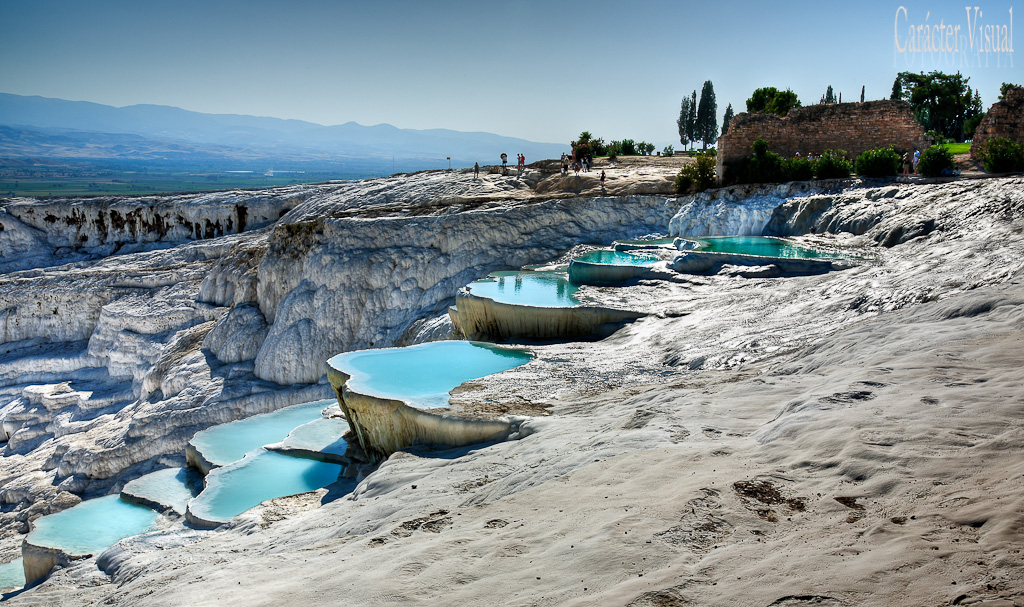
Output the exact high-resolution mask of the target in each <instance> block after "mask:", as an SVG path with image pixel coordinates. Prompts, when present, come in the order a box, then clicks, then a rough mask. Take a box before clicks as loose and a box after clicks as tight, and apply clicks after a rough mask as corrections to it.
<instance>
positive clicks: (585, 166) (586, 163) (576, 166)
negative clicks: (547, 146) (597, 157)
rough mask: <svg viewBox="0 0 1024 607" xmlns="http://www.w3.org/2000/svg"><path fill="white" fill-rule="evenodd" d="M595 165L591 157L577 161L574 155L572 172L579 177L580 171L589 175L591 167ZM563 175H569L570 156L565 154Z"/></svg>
mask: <svg viewBox="0 0 1024 607" xmlns="http://www.w3.org/2000/svg"><path fill="white" fill-rule="evenodd" d="M593 165H594V159H593V158H592V157H591V156H590V155H587V156H584V157H582V158H579V159H577V158H576V156H575V155H573V157H572V170H573V171H575V172H576V175H577V176H579V174H580V171H583V172H584V173H589V172H590V167H591V166H593ZM562 174H563V175H568V174H569V155H568V154H565V153H563V154H562Z"/></svg>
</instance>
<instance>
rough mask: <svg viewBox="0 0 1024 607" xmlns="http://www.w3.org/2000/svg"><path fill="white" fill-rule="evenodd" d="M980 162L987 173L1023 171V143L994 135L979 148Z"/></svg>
mask: <svg viewBox="0 0 1024 607" xmlns="http://www.w3.org/2000/svg"><path fill="white" fill-rule="evenodd" d="M981 154H982V163H983V164H984V165H985V170H986V171H988V172H989V173H1012V172H1015V171H1024V143H1015V142H1014V141H1013V140H1012V139H1007V138H1006V137H994V138H992V139H989V140H988V141H986V142H985V145H984V146H983V147H982V150H981Z"/></svg>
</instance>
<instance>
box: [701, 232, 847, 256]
mask: <svg viewBox="0 0 1024 607" xmlns="http://www.w3.org/2000/svg"><path fill="white" fill-rule="evenodd" d="M687 240H692V241H694V242H696V243H697V248H696V250H697V251H707V252H710V253H738V254H742V255H760V256H762V257H791V258H797V259H814V258H818V257H842V255H839V254H837V253H828V252H825V251H816V250H814V249H808V248H806V247H801V246H799V245H796V244H793V243H792V242H789V241H788V240H783V239H781V238H771V237H768V236H718V237H706V238H688V239H687Z"/></svg>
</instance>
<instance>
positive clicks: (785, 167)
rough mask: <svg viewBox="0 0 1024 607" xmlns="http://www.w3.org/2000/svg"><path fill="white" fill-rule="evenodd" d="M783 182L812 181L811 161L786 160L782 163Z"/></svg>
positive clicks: (803, 159)
mask: <svg viewBox="0 0 1024 607" xmlns="http://www.w3.org/2000/svg"><path fill="white" fill-rule="evenodd" d="M782 179H783V181H810V180H811V179H814V170H813V169H812V168H811V161H810V160H807V159H806V158H786V159H785V160H783V161H782Z"/></svg>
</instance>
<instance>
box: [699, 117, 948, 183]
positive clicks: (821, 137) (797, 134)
mask: <svg viewBox="0 0 1024 607" xmlns="http://www.w3.org/2000/svg"><path fill="white" fill-rule="evenodd" d="M758 137H763V138H764V139H765V140H767V141H768V145H769V148H770V149H771V150H772V151H773V152H776V153H778V154H780V155H782V156H784V157H788V156H794V155H795V154H796V153H797V152H800V155H801V156H806V155H807V154H808V153H813V154H821V153H822V152H824V151H825V150H829V149H833V150H835V149H838V150H846V152H847V154H848V155H849V158H850V159H853V158H856V157H857V155H859V154H860V153H861V152H863V151H865V150H869V149H872V148H877V147H884V146H888V145H892V146H894V147H895V148H896V149H897V150H898V151H900V152H901V153H902V152H903V151H905V150H909V149H913V148H917V149H924V148H925V147H927V146H928V145H929V143H930V142H929V141H928V140H927V139H925V135H924V128H923V127H922V126H921V125H920V124H919V123H918V122H917V120H916V119H915V118H914V114H913V112H911V110H910V104H908V103H906V102H903V101H890V100H888V99H886V100H881V101H868V102H866V103H830V104H826V105H809V106H807V107H800V108H794V109H792V110H790V111H789V114H788V115H787V116H786V117H784V118H780V117H779V116H775V115H774V114H764V113H754V114H748V113H742V114H737V115H736V116H735V117H734V118H733V119H732V122H730V123H729V131H728V132H727V133H726V134H725V135H723V136H722V138H721V139H719V140H718V181H719V184H722V183H729V177H728V170H729V165H730V164H732V163H734V162H735V161H737V160H739V159H741V158H744V157H746V156H748V155H749V154H750V146H751V144H753V143H754V140H755V139H757V138H758Z"/></svg>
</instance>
